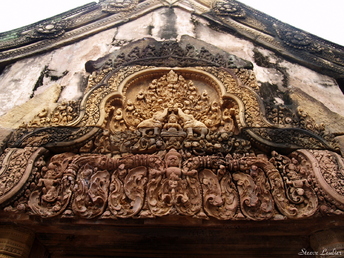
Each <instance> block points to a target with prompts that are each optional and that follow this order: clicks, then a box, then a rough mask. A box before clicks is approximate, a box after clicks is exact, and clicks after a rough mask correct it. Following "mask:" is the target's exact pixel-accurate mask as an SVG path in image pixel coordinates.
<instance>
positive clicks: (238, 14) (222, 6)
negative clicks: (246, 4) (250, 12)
mask: <svg viewBox="0 0 344 258" xmlns="http://www.w3.org/2000/svg"><path fill="white" fill-rule="evenodd" d="M213 10H214V11H215V13H216V14H218V15H221V16H223V15H224V16H230V17H232V18H245V16H246V13H245V10H244V9H243V8H242V7H241V6H240V5H239V4H238V3H237V2H235V1H232V0H227V1H223V0H221V1H216V2H215V3H214V6H213Z"/></svg>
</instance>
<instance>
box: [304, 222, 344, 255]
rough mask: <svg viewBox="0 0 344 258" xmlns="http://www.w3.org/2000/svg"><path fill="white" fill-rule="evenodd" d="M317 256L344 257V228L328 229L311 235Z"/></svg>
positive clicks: (311, 242)
mask: <svg viewBox="0 0 344 258" xmlns="http://www.w3.org/2000/svg"><path fill="white" fill-rule="evenodd" d="M310 244H311V247H312V248H313V250H314V254H315V255H316V257H326V258H339V257H344V228H335V229H327V230H322V231H318V232H315V233H314V234H312V235H311V236H310Z"/></svg>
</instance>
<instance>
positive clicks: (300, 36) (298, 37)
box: [274, 24, 323, 52]
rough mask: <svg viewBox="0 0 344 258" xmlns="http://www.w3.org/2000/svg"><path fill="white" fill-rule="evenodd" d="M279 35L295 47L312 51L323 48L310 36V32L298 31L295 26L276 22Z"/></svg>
mask: <svg viewBox="0 0 344 258" xmlns="http://www.w3.org/2000/svg"><path fill="white" fill-rule="evenodd" d="M274 27H275V30H276V32H277V35H278V36H279V37H280V38H281V39H282V40H283V42H284V43H285V44H287V45H288V46H291V47H293V48H295V49H302V50H309V51H312V52H321V51H322V50H323V48H322V47H321V46H320V44H318V43H317V42H315V41H314V39H312V38H311V37H310V35H309V34H307V33H305V32H303V31H298V30H296V29H295V28H292V27H287V26H286V25H281V24H274Z"/></svg>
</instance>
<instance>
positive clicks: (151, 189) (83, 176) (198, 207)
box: [3, 149, 344, 220]
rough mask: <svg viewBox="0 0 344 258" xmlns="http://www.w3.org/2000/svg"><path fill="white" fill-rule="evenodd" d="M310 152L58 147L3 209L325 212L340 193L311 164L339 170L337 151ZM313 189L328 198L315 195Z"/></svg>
mask: <svg viewBox="0 0 344 258" xmlns="http://www.w3.org/2000/svg"><path fill="white" fill-rule="evenodd" d="M31 151H34V150H31ZM312 152H313V154H312V153H311V152H309V151H305V150H302V151H296V152H293V153H292V154H290V155H289V156H283V155H280V154H278V153H276V152H274V153H272V156H271V158H270V159H269V158H268V157H266V156H265V155H262V154H260V155H255V154H253V153H252V154H246V155H239V154H235V155H230V154H229V155H227V157H225V158H223V157H220V156H194V157H188V155H185V154H183V153H182V152H178V151H176V150H174V149H171V150H170V151H169V152H167V153H166V154H159V155H156V154H152V155H129V156H125V157H109V156H106V155H101V154H84V155H76V154H72V153H63V154H57V155H54V156H52V157H51V158H50V160H49V161H48V163H47V165H46V166H44V167H43V168H42V169H41V170H40V171H38V172H39V173H34V174H33V175H34V178H35V179H34V180H32V182H36V183H34V184H33V185H32V184H31V185H30V189H32V190H26V192H25V193H24V195H23V198H21V199H20V201H19V202H18V201H15V202H13V203H12V204H11V206H8V207H7V208H6V209H5V210H8V211H10V210H11V211H16V212H25V211H26V212H29V213H30V214H36V215H39V216H41V217H44V218H46V217H56V216H67V217H80V218H84V219H91V218H96V217H102V218H104V219H106V218H107V219H111V218H129V217H134V218H152V217H161V216H166V215H184V216H190V217H195V218H201V219H206V218H209V217H214V218H216V219H219V220H233V219H234V220H235V219H249V220H267V219H283V218H285V217H286V218H289V219H300V218H307V217H310V216H313V215H314V214H315V213H316V212H318V210H319V202H321V205H322V206H321V209H320V210H321V211H324V210H325V207H330V208H327V210H326V212H327V213H331V211H332V213H335V214H338V212H340V210H339V209H341V208H342V206H341V205H342V204H341V198H342V199H343V198H344V197H343V196H344V195H343V194H342V193H341V192H340V191H338V190H336V189H338V186H337V185H335V184H336V183H337V182H334V181H333V180H332V179H331V176H329V175H328V174H326V173H325V174H321V175H319V174H318V172H316V171H315V170H316V168H319V167H322V166H323V165H322V164H324V163H323V162H324V157H328V158H329V162H327V161H325V163H326V164H329V165H327V167H328V170H326V171H329V172H328V173H329V174H335V175H336V176H338V174H341V173H342V171H341V167H340V166H339V165H338V163H337V162H338V161H337V160H334V159H333V158H332V159H331V157H336V154H334V153H331V152H328V151H326V152H325V151H312ZM30 153H31V152H30ZM42 154H43V153H41V154H40V155H42ZM340 162H342V160H341V161H340ZM24 163H25V162H24ZM42 164H43V163H42ZM319 164H320V166H319ZM335 164H337V165H335ZM340 164H342V163H340ZM330 166H331V168H330ZM321 180H322V181H321ZM324 183H325V184H327V187H326V189H325V188H324V187H321V189H323V190H322V192H321V191H320V190H319V185H321V184H324ZM337 184H338V183H337ZM339 184H340V182H339ZM27 191H28V192H27ZM316 191H317V192H318V194H319V197H321V198H325V199H326V200H327V202H329V203H330V205H329V206H328V204H326V203H325V202H324V201H322V200H323V199H321V198H320V199H318V196H317V194H316ZM4 195H5V193H4V194H3V196H4ZM319 200H320V201H319ZM336 205H337V208H335V206H336Z"/></svg>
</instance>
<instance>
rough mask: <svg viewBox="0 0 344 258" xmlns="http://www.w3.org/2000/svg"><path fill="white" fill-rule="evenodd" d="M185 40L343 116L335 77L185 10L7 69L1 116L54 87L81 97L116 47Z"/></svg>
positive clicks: (162, 12)
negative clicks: (88, 67) (97, 64)
mask: <svg viewBox="0 0 344 258" xmlns="http://www.w3.org/2000/svg"><path fill="white" fill-rule="evenodd" d="M171 17H172V18H171ZM171 19H172V21H173V22H171ZM182 35H190V36H193V37H196V38H198V39H201V40H203V41H206V42H208V43H210V44H212V45H214V46H216V47H218V48H220V49H223V50H224V51H226V52H228V53H231V54H234V55H236V56H238V57H240V58H243V59H245V60H248V61H251V62H252V63H253V64H254V72H255V75H256V78H257V80H258V82H259V83H263V84H264V83H266V84H268V85H272V86H274V85H276V86H277V87H278V89H279V90H281V91H283V92H288V91H289V90H292V89H293V88H299V89H300V90H302V91H304V92H305V93H306V94H308V95H310V96H311V97H313V98H314V99H317V100H318V101H319V102H320V103H323V104H324V105H325V106H326V107H327V108H329V109H330V110H331V111H333V112H335V113H338V114H340V115H341V116H343V115H344V107H343V106H344V101H343V94H342V93H341V91H340V89H339V87H338V85H337V84H336V82H335V80H333V79H332V78H330V77H328V76H325V75H321V74H319V73H316V72H314V71H311V70H310V69H308V68H304V67H302V66H301V65H298V64H293V63H290V62H288V61H285V60H284V59H283V58H282V57H280V56H277V55H276V54H274V53H272V52H271V51H269V50H266V49H264V48H262V47H258V46H255V45H254V44H253V43H252V42H250V41H248V40H245V39H242V38H237V37H235V36H233V35H231V34H229V33H226V32H222V31H216V30H213V29H212V27H211V26H210V25H209V23H208V22H207V21H205V20H203V19H201V18H197V20H194V18H193V17H192V15H191V14H190V13H188V12H186V11H183V10H180V9H177V10H176V11H174V12H170V13H169V12H167V11H166V9H164V8H163V9H159V10H157V11H155V12H152V13H150V14H147V15H144V16H142V17H140V18H138V19H137V20H135V21H131V22H128V23H126V24H123V25H121V26H118V27H116V28H113V29H109V30H106V31H104V32H101V33H98V34H97V35H95V36H91V37H89V38H86V39H84V40H81V41H79V42H76V43H74V44H72V45H68V46H65V47H61V48H59V49H57V50H54V51H51V52H48V53H46V54H43V55H38V56H34V57H29V58H26V59H23V60H20V61H17V62H16V63H14V64H13V65H11V66H9V67H7V68H6V69H5V71H4V72H3V73H2V74H1V75H0V84H1V85H2V87H1V90H0V98H1V103H2V105H1V107H0V114H2V115H4V114H5V113H6V112H9V111H10V110H11V109H12V108H13V107H15V106H18V105H21V104H23V103H25V102H26V101H28V100H29V99H30V97H32V95H35V94H36V93H39V92H40V91H42V89H44V88H46V87H48V86H49V85H51V84H55V83H56V84H59V85H60V86H62V87H63V90H62V92H61V95H60V97H59V101H62V100H76V99H78V98H80V97H81V96H82V93H81V92H82V87H85V81H86V79H87V76H88V75H89V74H87V73H86V72H85V69H84V65H85V63H86V62H87V61H88V60H95V59H98V58H99V57H102V56H104V55H106V54H109V53H111V52H112V51H114V50H115V49H116V48H118V47H119V45H118V44H126V42H129V41H134V40H137V39H140V38H143V37H153V38H156V39H161V38H171V39H174V38H177V39H179V38H180V37H181V36H182ZM119 42H121V43H119ZM116 43H117V45H116ZM255 52H256V53H257V52H258V53H260V55H261V56H262V57H263V58H264V62H265V63H262V62H261V61H258V60H256V59H255V55H254V53H255ZM40 88H41V89H40ZM312 110H314V109H312ZM312 110H310V111H312ZM314 114H315V113H314Z"/></svg>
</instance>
